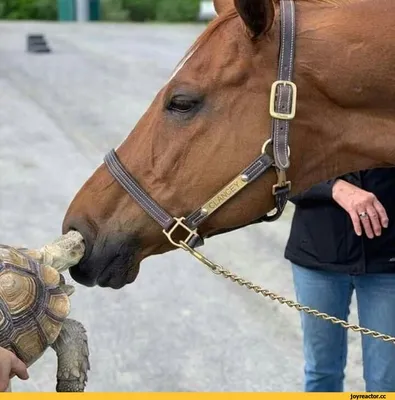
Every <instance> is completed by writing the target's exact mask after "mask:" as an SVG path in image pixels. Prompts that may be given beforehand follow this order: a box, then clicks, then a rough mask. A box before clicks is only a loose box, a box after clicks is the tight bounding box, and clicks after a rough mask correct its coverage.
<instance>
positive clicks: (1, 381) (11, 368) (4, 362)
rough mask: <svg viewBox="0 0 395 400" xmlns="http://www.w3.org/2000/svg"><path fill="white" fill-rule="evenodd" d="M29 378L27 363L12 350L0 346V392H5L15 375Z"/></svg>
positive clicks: (24, 378)
mask: <svg viewBox="0 0 395 400" xmlns="http://www.w3.org/2000/svg"><path fill="white" fill-rule="evenodd" d="M15 375H16V376H18V378H20V379H23V380H26V379H29V374H28V372H27V368H26V365H25V364H24V363H23V362H22V361H21V360H20V359H19V358H18V357H17V356H16V355H15V354H14V353H12V352H11V351H9V350H6V349H4V348H3V347H0V392H5V391H6V390H7V388H8V385H9V383H10V379H11V378H13V377H14V376H15Z"/></svg>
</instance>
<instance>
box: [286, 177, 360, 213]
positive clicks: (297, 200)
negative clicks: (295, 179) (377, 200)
mask: <svg viewBox="0 0 395 400" xmlns="http://www.w3.org/2000/svg"><path fill="white" fill-rule="evenodd" d="M338 179H342V180H344V181H347V182H349V183H351V184H352V185H355V186H361V178H360V173H359V172H351V173H349V174H345V175H343V176H340V177H337V178H335V179H330V180H328V181H325V182H321V183H318V184H317V185H314V186H312V187H311V188H309V189H307V190H305V191H304V192H302V193H299V194H297V195H296V196H293V197H291V198H290V199H289V201H290V202H291V203H293V204H295V205H296V206H303V205H308V204H311V203H316V202H320V201H326V202H327V201H330V200H332V189H333V185H334V184H335V182H336V181H337V180H338Z"/></svg>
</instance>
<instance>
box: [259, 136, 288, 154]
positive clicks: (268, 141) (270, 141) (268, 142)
mask: <svg viewBox="0 0 395 400" xmlns="http://www.w3.org/2000/svg"><path fill="white" fill-rule="evenodd" d="M269 144H272V139H268V140H266V142H265V143H263V146H262V150H261V153H262V154H265V153H266V147H267V146H268V145H269ZM290 156H291V148H290V147H289V146H288V157H290Z"/></svg>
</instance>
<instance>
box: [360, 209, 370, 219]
mask: <svg viewBox="0 0 395 400" xmlns="http://www.w3.org/2000/svg"><path fill="white" fill-rule="evenodd" d="M368 217H369V215H368V213H367V212H366V211H364V212H361V213H359V218H361V219H364V218H368Z"/></svg>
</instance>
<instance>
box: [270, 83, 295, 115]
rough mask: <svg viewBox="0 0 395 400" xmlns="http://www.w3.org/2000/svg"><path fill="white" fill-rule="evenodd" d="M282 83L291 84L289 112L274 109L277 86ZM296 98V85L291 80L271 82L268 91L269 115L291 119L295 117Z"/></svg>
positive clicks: (284, 84)
mask: <svg viewBox="0 0 395 400" xmlns="http://www.w3.org/2000/svg"><path fill="white" fill-rule="evenodd" d="M280 85H283V86H287V85H288V86H291V88H292V107H291V112H289V113H280V112H276V111H275V103H276V93H277V87H278V86H280ZM296 98H297V87H296V85H295V84H294V83H293V82H291V81H276V82H274V83H273V84H272V91H271V93H270V115H271V116H272V117H273V118H276V119H282V120H286V121H288V120H291V119H294V118H295V114H296Z"/></svg>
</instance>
